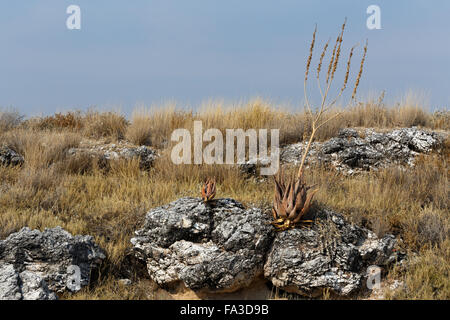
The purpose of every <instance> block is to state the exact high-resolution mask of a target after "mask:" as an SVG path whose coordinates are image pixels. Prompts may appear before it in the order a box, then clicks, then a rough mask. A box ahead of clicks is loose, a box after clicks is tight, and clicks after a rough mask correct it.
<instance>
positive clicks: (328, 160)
mask: <svg viewBox="0 0 450 320" xmlns="http://www.w3.org/2000/svg"><path fill="white" fill-rule="evenodd" d="M443 140H444V137H443V136H442V135H440V134H438V133H436V132H429V131H424V130H420V129H417V128H402V129H398V130H393V131H390V132H385V133H379V132H375V131H374V130H373V129H365V131H364V132H362V133H358V131H356V130H355V129H342V130H341V131H340V132H339V134H338V136H337V137H335V138H332V139H330V140H328V141H326V142H323V143H319V142H315V143H313V144H312V146H311V149H310V153H309V155H308V157H307V164H325V165H332V166H333V167H335V168H336V169H337V170H339V171H341V172H343V173H347V174H352V173H355V172H361V171H367V170H376V169H378V168H383V167H387V166H390V165H408V166H413V165H414V158H415V157H416V156H417V155H418V154H420V153H428V152H430V151H432V150H434V149H439V148H440V147H441V146H442V143H443ZM305 148H306V143H305V142H301V143H297V144H293V145H288V146H286V147H284V148H283V149H282V150H281V155H280V157H281V163H289V164H294V165H298V164H299V163H300V159H301V156H302V153H303V152H304V150H305Z"/></svg>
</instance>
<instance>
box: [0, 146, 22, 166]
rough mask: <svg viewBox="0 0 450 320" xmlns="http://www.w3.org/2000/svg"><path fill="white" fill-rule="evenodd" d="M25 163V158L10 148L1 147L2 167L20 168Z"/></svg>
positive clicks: (0, 162) (0, 161)
mask: <svg viewBox="0 0 450 320" xmlns="http://www.w3.org/2000/svg"><path fill="white" fill-rule="evenodd" d="M23 163H24V158H23V157H22V156H21V155H20V154H18V153H17V152H15V151H14V150H12V149H10V148H8V147H0V165H3V166H19V165H22V164H23Z"/></svg>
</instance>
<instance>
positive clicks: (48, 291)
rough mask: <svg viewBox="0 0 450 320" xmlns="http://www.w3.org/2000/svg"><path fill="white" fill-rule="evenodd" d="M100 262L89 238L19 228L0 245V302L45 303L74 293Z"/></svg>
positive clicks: (100, 254)
mask: <svg viewBox="0 0 450 320" xmlns="http://www.w3.org/2000/svg"><path fill="white" fill-rule="evenodd" d="M104 258H105V255H104V253H103V251H102V250H101V249H100V248H99V247H98V246H97V245H96V244H95V243H94V242H93V239H92V237H91V236H80V235H78V236H72V235H71V234H70V233H68V232H67V231H65V230H63V229H62V228H60V227H56V228H53V229H45V231H43V232H41V231H39V230H30V229H29V228H23V229H21V230H20V231H19V232H16V233H13V234H11V235H9V236H8V237H7V238H6V239H5V240H1V241H0V300H5V299H7V300H19V299H24V300H47V299H56V298H57V297H56V293H61V292H64V291H66V290H68V291H71V292H76V291H78V290H80V289H81V287H83V286H86V285H87V284H88V283H89V281H90V278H91V273H92V271H93V270H94V269H96V268H97V267H98V266H99V265H100V263H101V262H102V260H103V259H104Z"/></svg>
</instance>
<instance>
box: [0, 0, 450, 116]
mask: <svg viewBox="0 0 450 320" xmlns="http://www.w3.org/2000/svg"><path fill="white" fill-rule="evenodd" d="M69 5H78V6H79V7H80V9H81V29H80V30H69V29H68V28H67V26H66V20H67V18H68V17H69V14H67V13H66V9H67V7H68V6H69ZM369 5H378V6H379V7H380V9H381V29H379V30H369V29H368V28H367V25H366V20H367V18H368V17H369V14H367V12H366V10H367V7H368V6H369ZM345 18H347V28H346V32H345V34H344V42H343V46H344V47H343V55H345V56H346V55H347V54H348V51H349V49H350V47H351V46H353V45H355V44H359V45H358V47H357V48H356V49H355V50H356V51H355V56H354V58H355V60H354V64H353V65H352V71H353V72H354V73H355V72H357V69H358V63H359V61H358V60H359V59H361V53H362V48H363V45H364V42H365V41H366V39H367V40H368V42H369V47H368V53H367V59H366V65H365V69H364V74H363V78H362V79H361V85H360V88H359V96H358V97H359V98H360V99H361V100H367V98H368V97H369V96H373V95H378V94H379V93H380V92H382V91H385V96H386V100H387V102H389V101H393V102H394V101H398V100H399V99H400V98H401V97H402V96H404V95H405V94H406V93H407V92H414V93H415V94H418V95H420V96H422V97H424V99H423V100H424V104H426V106H427V107H430V108H432V109H443V108H445V109H449V106H450V90H449V89H450V76H449V75H450V41H449V38H450V23H449V20H450V1H448V0H433V1H419V0H396V1H389V0H371V1H366V0H340V1H336V0H304V1H303V0H226V1H225V0H189V1H186V0H133V1H125V0H123V1H122V0H114V1H111V0H95V1H92V0H70V1H65V0H39V1H38V0H27V1H17V0H1V1H0V48H1V49H0V108H15V109H18V110H19V111H20V112H22V113H24V114H26V115H47V114H52V113H54V112H63V111H66V110H73V109H81V110H85V109H87V108H88V107H92V106H95V107H97V108H98V109H102V110H105V109H106V110H108V109H115V110H121V111H122V112H123V113H125V114H129V113H130V112H131V110H133V109H134V108H136V106H138V105H146V106H151V105H158V104H159V105H161V104H163V103H164V102H167V101H177V103H178V105H179V106H180V107H189V108H195V107H196V106H197V105H199V104H200V103H201V102H202V101H207V100H210V99H223V100H225V101H231V102H233V101H242V100H246V99H251V98H254V97H263V98H265V99H268V100H271V101H273V102H274V103H276V104H277V103H280V104H281V103H289V104H292V105H294V106H296V105H300V104H301V103H302V100H303V78H304V72H305V64H306V59H307V57H308V52H309V45H310V42H311V37H312V32H313V30H314V27H315V25H316V24H317V28H318V31H317V45H318V46H319V49H320V48H321V47H322V46H323V44H324V43H325V42H326V41H327V40H328V39H329V38H331V39H332V41H334V39H335V38H336V37H337V34H338V31H339V28H340V26H341V24H342V22H343V21H344V19H345ZM316 55H319V54H318V53H317V52H316ZM315 57H316V56H315ZM344 69H345V62H343V63H342V65H341V66H340V68H339V69H338V72H337V75H336V79H337V80H336V83H339V82H341V81H342V78H343V76H344V71H345V70H344ZM354 73H353V78H354V77H355V75H354ZM310 85H311V88H310V89H309V90H310V91H309V92H310V93H311V95H312V97H311V99H312V100H313V101H314V99H316V96H317V91H316V90H315V82H314V81H313V82H312V83H310ZM350 91H351V90H350ZM344 98H345V97H344ZM344 102H345V101H343V103H344Z"/></svg>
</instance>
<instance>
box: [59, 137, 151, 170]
mask: <svg viewBox="0 0 450 320" xmlns="http://www.w3.org/2000/svg"><path fill="white" fill-rule="evenodd" d="M67 153H68V155H69V156H75V155H80V154H87V155H89V156H91V157H93V158H98V159H99V160H100V164H102V166H105V165H106V164H107V163H109V162H110V161H114V160H119V159H127V160H131V159H133V158H138V159H139V167H140V168H141V169H142V170H149V169H150V168H151V167H152V165H153V162H154V161H155V160H156V159H157V158H158V157H159V155H158V152H157V151H156V150H155V149H152V148H149V147H147V146H139V147H136V146H131V145H128V144H126V143H120V144H97V145H90V144H87V145H86V143H84V144H81V145H80V147H78V148H71V149H69V150H68V151H67Z"/></svg>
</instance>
